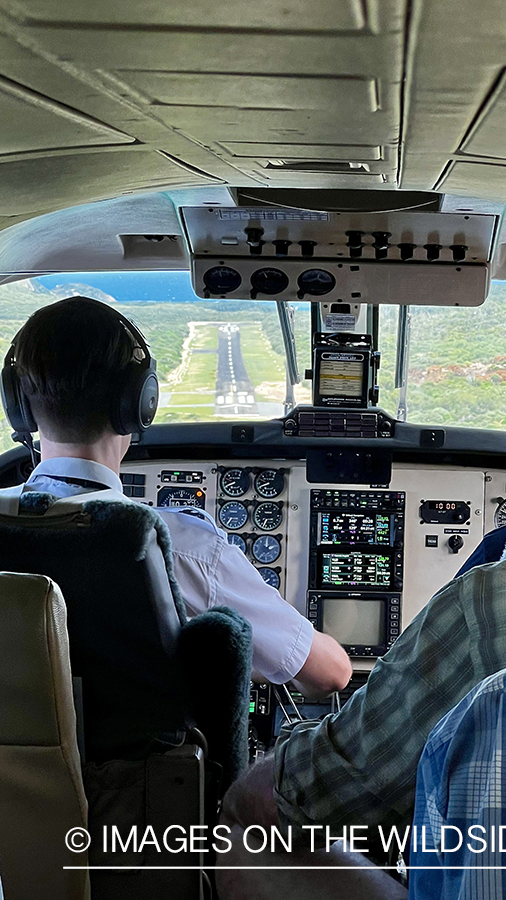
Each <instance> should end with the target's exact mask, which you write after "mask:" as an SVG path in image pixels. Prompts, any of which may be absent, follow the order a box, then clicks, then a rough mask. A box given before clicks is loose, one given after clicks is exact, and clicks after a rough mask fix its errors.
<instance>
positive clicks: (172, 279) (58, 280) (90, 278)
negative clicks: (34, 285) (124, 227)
mask: <svg viewBox="0 0 506 900" xmlns="http://www.w3.org/2000/svg"><path fill="white" fill-rule="evenodd" d="M32 281H34V282H38V283H39V284H41V285H43V286H44V287H46V288H47V289H48V290H52V289H53V288H55V287H59V286H61V285H65V284H88V285H89V286H90V287H95V288H99V289H100V290H101V291H104V292H105V293H106V294H110V295H111V296H112V297H114V299H115V300H117V301H118V302H119V303H131V302H132V301H136V300H142V301H146V300H151V301H153V300H155V301H157V302H160V301H165V302H171V301H177V302H191V301H193V300H197V299H198V297H196V296H195V294H194V293H193V290H192V287H191V281H190V273H189V272H186V271H182V272H69V273H67V274H61V273H60V274H57V275H42V276H40V277H39V278H33V279H32Z"/></svg>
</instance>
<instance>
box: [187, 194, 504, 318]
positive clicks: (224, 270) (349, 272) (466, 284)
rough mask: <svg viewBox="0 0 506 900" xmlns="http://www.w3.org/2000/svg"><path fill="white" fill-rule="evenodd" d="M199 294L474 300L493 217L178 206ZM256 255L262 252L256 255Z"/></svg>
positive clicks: (493, 233)
mask: <svg viewBox="0 0 506 900" xmlns="http://www.w3.org/2000/svg"><path fill="white" fill-rule="evenodd" d="M180 212H181V217H182V222H183V226H184V229H185V233H186V237H187V241H188V244H189V249H190V253H191V259H192V280H193V288H194V291H195V293H196V294H197V296H199V297H208V298H209V297H217V298H218V297H227V298H228V297H230V298H231V299H258V300H262V299H269V300H272V299H279V300H295V299H299V300H303V299H306V300H311V299H315V300H316V299H317V298H318V297H322V296H323V295H324V296H325V299H326V300H328V301H329V302H331V303H336V304H339V303H343V304H346V303H350V302H356V298H357V297H358V298H360V302H361V303H375V304H376V303H393V304H401V305H430V306H436V305H441V306H479V305H480V304H481V303H483V301H484V300H485V298H486V296H487V293H488V288H489V281H490V261H491V259H492V256H493V253H494V248H495V244H496V241H497V233H498V224H499V217H498V216H495V215H473V214H466V215H463V214H462V215H461V214H456V213H439V212H430V213H429V212H382V213H360V212H353V213H337V212H335V213H327V212H318V211H311V210H307V211H305V210H294V209H282V208H273V207H270V208H268V209H263V208H261V207H252V208H251V209H245V208H236V207H234V208H230V209H225V208H217V207H207V208H203V207H199V208H196V207H184V208H183V209H181V211H180ZM259 256H261V257H262V258H261V260H260V259H258V257H259Z"/></svg>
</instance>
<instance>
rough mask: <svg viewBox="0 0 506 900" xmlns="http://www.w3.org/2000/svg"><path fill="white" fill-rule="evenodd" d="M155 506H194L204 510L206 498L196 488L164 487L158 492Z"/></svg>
mask: <svg viewBox="0 0 506 900" xmlns="http://www.w3.org/2000/svg"><path fill="white" fill-rule="evenodd" d="M156 505H157V506H171V507H174V506H176V507H177V506H196V507H197V508H198V509H204V508H205V505H206V498H205V496H204V491H203V490H202V489H201V488H196V487H176V486H174V487H165V488H162V489H161V491H158V497H157V498H156Z"/></svg>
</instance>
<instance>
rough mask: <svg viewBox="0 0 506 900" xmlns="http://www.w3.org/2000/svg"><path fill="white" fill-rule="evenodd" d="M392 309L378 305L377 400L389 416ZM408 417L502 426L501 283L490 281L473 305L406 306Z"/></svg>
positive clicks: (505, 306)
mask: <svg viewBox="0 0 506 900" xmlns="http://www.w3.org/2000/svg"><path fill="white" fill-rule="evenodd" d="M398 315H399V307H397V306H395V307H394V306H380V316H379V319H380V333H379V349H380V351H381V368H380V371H379V378H378V381H379V387H380V399H379V405H380V406H381V407H382V408H383V409H385V410H386V411H387V412H389V413H391V414H392V415H393V416H396V414H397V410H398V405H399V391H398V390H396V389H395V388H394V372H395V353H396V339H397V323H398ZM410 318H411V337H410V347H409V365H408V380H407V421H408V422H417V423H419V424H424V425H425V424H427V425H465V426H467V427H468V428H499V429H502V428H505V427H506V282H504V281H494V282H492V287H491V290H490V294H489V296H488V298H487V300H485V303H484V304H483V306H479V307H477V308H473V309H470V308H455V307H451V308H450V307H440V306H438V307H430V306H413V307H411V311H410Z"/></svg>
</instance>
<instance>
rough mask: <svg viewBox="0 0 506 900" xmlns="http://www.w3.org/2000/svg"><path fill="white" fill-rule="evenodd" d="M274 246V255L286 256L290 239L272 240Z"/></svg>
mask: <svg viewBox="0 0 506 900" xmlns="http://www.w3.org/2000/svg"><path fill="white" fill-rule="evenodd" d="M272 243H273V244H274V246H275V248H276V256H288V248H289V246H290V244H291V243H292V242H291V241H273V242H272Z"/></svg>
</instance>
